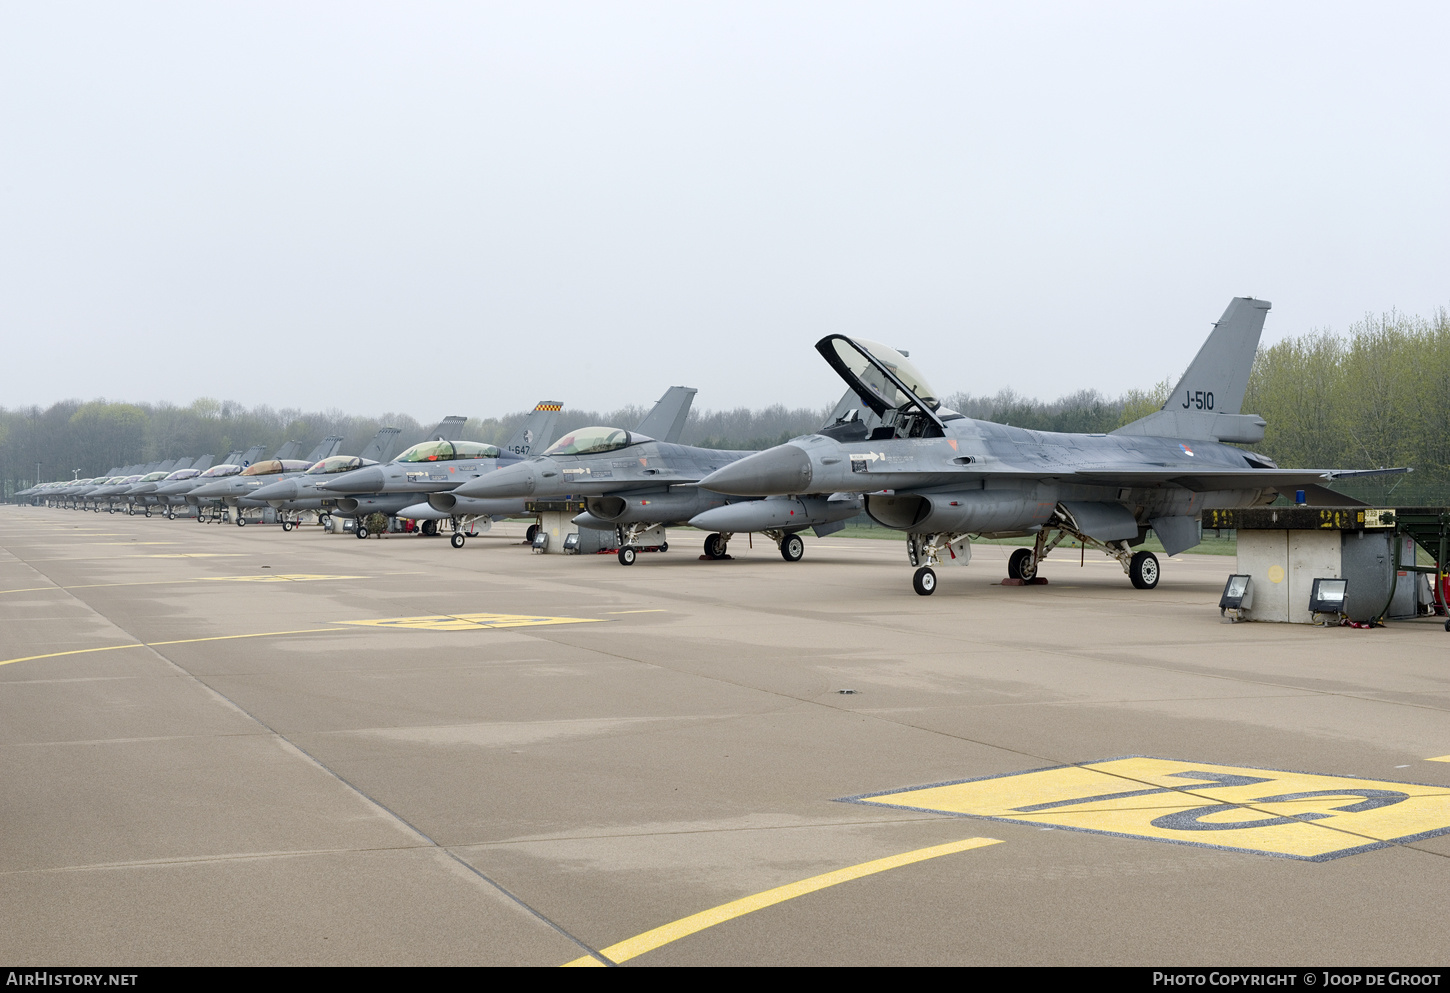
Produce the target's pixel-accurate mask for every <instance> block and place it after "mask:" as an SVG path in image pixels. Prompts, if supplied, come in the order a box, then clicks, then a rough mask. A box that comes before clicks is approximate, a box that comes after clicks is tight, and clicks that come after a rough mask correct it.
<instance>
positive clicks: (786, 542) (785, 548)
mask: <svg viewBox="0 0 1450 993" xmlns="http://www.w3.org/2000/svg"><path fill="white" fill-rule="evenodd" d="M805 553H806V543H805V540H804V539H802V538H801V536H800V535H798V534H788V535H786V536H785V538H783V539H782V540H781V543H780V557H781V558H783V559H785V560H786V561H787V562H799V561H800V560H801V556H802V555H804V554H805Z"/></svg>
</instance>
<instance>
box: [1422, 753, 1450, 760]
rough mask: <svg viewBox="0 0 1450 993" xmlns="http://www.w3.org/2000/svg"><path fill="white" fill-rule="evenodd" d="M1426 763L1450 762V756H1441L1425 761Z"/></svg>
mask: <svg viewBox="0 0 1450 993" xmlns="http://www.w3.org/2000/svg"><path fill="white" fill-rule="evenodd" d="M1425 761H1426V762H1450V755H1441V756H1438V757H1437V758H1433V759H1426V760H1425Z"/></svg>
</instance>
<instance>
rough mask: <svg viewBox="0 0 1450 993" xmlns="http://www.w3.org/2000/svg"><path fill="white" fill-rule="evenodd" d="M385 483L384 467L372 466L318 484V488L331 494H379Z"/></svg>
mask: <svg viewBox="0 0 1450 993" xmlns="http://www.w3.org/2000/svg"><path fill="white" fill-rule="evenodd" d="M384 482H385V477H384V476H383V467H382V466H378V465H370V466H364V467H363V468H361V469H354V470H353V471H352V472H344V473H343V474H342V475H340V476H338V477H337V478H336V479H329V480H327V481H326V482H323V483H318V484H317V488H318V489H319V490H327V491H329V492H331V493H377V492H378V491H379V490H381V489H382V488H383V483H384Z"/></svg>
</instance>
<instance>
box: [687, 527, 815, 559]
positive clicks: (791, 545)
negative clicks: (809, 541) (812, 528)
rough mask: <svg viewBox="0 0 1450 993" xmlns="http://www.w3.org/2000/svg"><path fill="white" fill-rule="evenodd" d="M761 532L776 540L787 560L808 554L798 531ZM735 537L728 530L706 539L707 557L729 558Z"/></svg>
mask: <svg viewBox="0 0 1450 993" xmlns="http://www.w3.org/2000/svg"><path fill="white" fill-rule="evenodd" d="M761 534H764V535H765V536H766V537H767V538H770V539H771V540H772V541H774V542H775V545H776V548H778V549H780V557H781V558H783V559H785V560H786V561H787V562H799V561H800V560H801V559H802V558H803V557H804V556H805V554H806V541H805V539H804V538H802V537H801V536H800V534H799V533H798V532H796V531H762V532H761ZM733 537H735V534H734V532H728V531H727V532H722V533H718V534H712V535H710V536H709V537H707V538H706V539H705V558H707V559H728V558H729V557H730V556H729V554H728V553H727V552H726V549H727V548H728V547H729V545H730V539H731V538H733Z"/></svg>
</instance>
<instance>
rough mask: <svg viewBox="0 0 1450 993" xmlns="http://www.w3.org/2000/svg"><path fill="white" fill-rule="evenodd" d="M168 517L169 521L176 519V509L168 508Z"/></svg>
mask: <svg viewBox="0 0 1450 993" xmlns="http://www.w3.org/2000/svg"><path fill="white" fill-rule="evenodd" d="M166 519H167V520H168V521H174V520H176V511H174V510H168V511H167V512H166Z"/></svg>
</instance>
